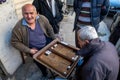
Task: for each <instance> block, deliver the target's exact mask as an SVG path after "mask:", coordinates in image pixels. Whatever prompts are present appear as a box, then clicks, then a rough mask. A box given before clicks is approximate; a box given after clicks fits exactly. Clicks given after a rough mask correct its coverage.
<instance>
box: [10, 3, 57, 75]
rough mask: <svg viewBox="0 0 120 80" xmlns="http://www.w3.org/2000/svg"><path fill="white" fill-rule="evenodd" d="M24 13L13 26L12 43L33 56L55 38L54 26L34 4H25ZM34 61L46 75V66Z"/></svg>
mask: <svg viewBox="0 0 120 80" xmlns="http://www.w3.org/2000/svg"><path fill="white" fill-rule="evenodd" d="M22 15H23V18H22V19H21V20H19V21H18V22H17V24H16V25H15V27H14V28H13V31H12V37H11V44H12V45H13V46H14V47H15V48H16V49H18V50H19V51H20V52H22V54H23V53H26V54H29V55H30V56H33V55H34V54H36V53H37V52H38V51H39V50H40V49H42V48H43V47H45V46H46V45H47V44H48V43H49V42H51V41H52V40H53V39H55V36H54V32H53V28H52V27H51V25H50V24H49V21H48V20H47V18H46V17H44V16H42V15H38V14H37V11H36V8H35V7H34V6H33V5H32V4H25V5H24V6H23V7H22ZM34 62H35V63H36V64H37V66H38V67H39V68H40V69H41V71H42V74H43V76H44V77H46V76H47V72H46V67H44V66H43V65H41V64H40V63H38V62H36V61H34Z"/></svg>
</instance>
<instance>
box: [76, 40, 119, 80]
mask: <svg viewBox="0 0 120 80" xmlns="http://www.w3.org/2000/svg"><path fill="white" fill-rule="evenodd" d="M78 55H82V56H83V57H84V59H85V61H84V63H83V64H82V65H81V66H80V67H79V68H78V70H77V72H76V75H77V78H78V79H77V80H117V75H118V71H119V57H118V54H117V51H116V48H115V47H114V46H113V45H112V44H111V43H110V42H103V41H100V40H99V39H94V40H91V41H90V43H89V44H88V45H87V46H86V47H84V48H82V49H81V50H80V51H78Z"/></svg>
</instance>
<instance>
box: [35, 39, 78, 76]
mask: <svg viewBox="0 0 120 80" xmlns="http://www.w3.org/2000/svg"><path fill="white" fill-rule="evenodd" d="M77 50H79V49H78V48H76V47H73V46H71V45H69V44H67V43H65V42H61V41H59V40H58V39H55V40H54V41H52V42H51V43H50V44H48V45H47V46H46V47H44V48H43V49H41V50H40V51H38V53H36V54H35V55H34V56H33V58H34V59H35V60H36V61H38V62H39V63H41V64H43V65H44V66H46V67H47V68H49V69H50V70H52V71H53V72H55V73H56V74H58V75H59V76H61V77H63V78H67V77H68V76H69V75H70V74H71V72H72V71H73V70H74V68H75V66H76V64H77V62H78V60H79V57H80V56H78V55H75V52H76V51H77Z"/></svg>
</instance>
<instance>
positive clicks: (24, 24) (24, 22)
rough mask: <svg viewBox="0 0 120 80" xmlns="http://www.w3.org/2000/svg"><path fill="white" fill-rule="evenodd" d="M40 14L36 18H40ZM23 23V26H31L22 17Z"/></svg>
mask: <svg viewBox="0 0 120 80" xmlns="http://www.w3.org/2000/svg"><path fill="white" fill-rule="evenodd" d="M39 18H40V16H36V20H38V19H39ZM22 25H23V26H29V24H28V23H27V22H26V20H25V18H23V19H22Z"/></svg>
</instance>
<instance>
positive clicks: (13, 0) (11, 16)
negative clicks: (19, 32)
mask: <svg viewBox="0 0 120 80" xmlns="http://www.w3.org/2000/svg"><path fill="white" fill-rule="evenodd" d="M32 1H33V0H6V2H5V3H2V4H0V62H1V63H2V68H4V71H5V72H7V73H8V74H10V75H12V74H13V73H14V72H15V71H16V69H17V68H18V67H19V66H20V65H21V63H22V59H21V56H20V53H19V51H18V50H16V49H15V48H13V47H12V46H11V44H10V38H11V32H12V29H13V27H14V26H15V24H16V22H17V21H18V20H19V19H20V18H21V17H22V16H21V7H22V6H23V5H24V4H26V3H32ZM0 67H1V65H0Z"/></svg>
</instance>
